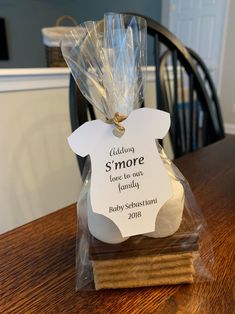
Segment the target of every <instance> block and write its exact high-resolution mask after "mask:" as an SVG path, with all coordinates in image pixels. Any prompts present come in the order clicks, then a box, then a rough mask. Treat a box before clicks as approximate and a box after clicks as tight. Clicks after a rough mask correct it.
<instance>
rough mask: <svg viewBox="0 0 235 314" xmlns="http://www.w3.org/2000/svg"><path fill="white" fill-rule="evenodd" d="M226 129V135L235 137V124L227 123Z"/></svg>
mask: <svg viewBox="0 0 235 314" xmlns="http://www.w3.org/2000/svg"><path fill="white" fill-rule="evenodd" d="M224 129H225V133H226V134H233V135H235V124H234V123H225V124H224Z"/></svg>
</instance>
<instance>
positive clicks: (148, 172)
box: [68, 108, 172, 237]
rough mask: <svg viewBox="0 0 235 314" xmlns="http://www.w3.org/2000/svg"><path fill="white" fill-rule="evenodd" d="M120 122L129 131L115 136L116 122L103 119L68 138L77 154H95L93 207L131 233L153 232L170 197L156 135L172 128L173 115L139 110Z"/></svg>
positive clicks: (166, 175) (125, 235) (158, 136)
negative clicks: (171, 116) (158, 217)
mask: <svg viewBox="0 0 235 314" xmlns="http://www.w3.org/2000/svg"><path fill="white" fill-rule="evenodd" d="M122 125H123V126H124V128H125V132H124V134H123V135H122V136H121V137H116V136H115V135H114V134H113V129H114V128H115V125H113V124H108V123H104V122H103V121H101V120H94V121H90V122H86V123H84V124H83V125H82V126H81V127H79V128H78V129H77V130H76V131H74V132H73V133H72V134H71V135H70V136H69V138H68V141H69V144H70V146H71V148H72V150H73V151H74V152H75V153H76V154H78V155H80V156H82V157H85V156H86V155H88V154H89V155H90V157H91V191H90V195H91V205H92V209H93V211H94V212H95V213H97V214H101V215H104V216H106V217H108V218H109V219H111V220H112V221H113V222H114V223H115V224H116V226H117V227H118V228H119V230H120V232H121V234H122V236H123V237H127V236H132V235H137V234H143V233H147V232H152V231H154V230H155V220H156V217H157V214H158V212H159V210H160V208H161V207H162V206H163V205H164V203H165V202H166V201H167V200H168V199H169V198H170V197H171V196H172V190H171V183H170V179H169V177H168V174H167V171H166V170H165V167H164V165H163V162H162V160H161V158H160V156H159V153H158V150H157V146H156V139H162V138H163V137H164V136H165V135H166V133H167V131H168V130H169V127H170V115H169V114H168V113H167V112H164V111H160V110H156V109H149V108H141V109H136V110H134V111H132V112H131V113H130V115H129V116H128V117H127V119H126V120H124V121H123V122H122Z"/></svg>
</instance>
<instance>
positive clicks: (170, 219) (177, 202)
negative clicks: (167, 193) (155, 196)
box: [145, 177, 184, 238]
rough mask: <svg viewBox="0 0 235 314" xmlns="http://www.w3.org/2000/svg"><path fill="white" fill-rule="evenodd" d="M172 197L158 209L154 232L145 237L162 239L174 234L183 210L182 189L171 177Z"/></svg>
mask: <svg viewBox="0 0 235 314" xmlns="http://www.w3.org/2000/svg"><path fill="white" fill-rule="evenodd" d="M171 185H172V191H173V196H172V197H171V198H170V199H169V200H168V201H167V202H166V203H165V204H164V205H163V206H162V208H161V209H160V211H159V213H158V215H157V218H156V224H155V231H154V232H150V233H146V234H145V236H148V237H152V238H163V237H168V236H170V235H172V234H174V233H175V232H176V231H177V230H178V228H179V226H180V223H181V220H182V215H183V210H184V188H183V186H182V184H181V183H180V182H179V181H176V180H175V179H173V178H172V177H171Z"/></svg>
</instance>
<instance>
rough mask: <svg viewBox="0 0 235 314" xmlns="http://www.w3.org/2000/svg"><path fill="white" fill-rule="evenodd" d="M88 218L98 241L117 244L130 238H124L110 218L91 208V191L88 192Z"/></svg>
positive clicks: (91, 229)
mask: <svg viewBox="0 0 235 314" xmlns="http://www.w3.org/2000/svg"><path fill="white" fill-rule="evenodd" d="M87 193H88V196H87V216H88V228H89V231H90V233H91V234H92V235H93V236H94V237H95V238H96V239H98V240H100V241H103V242H105V243H110V244H115V243H121V242H124V241H126V240H127V239H128V238H129V237H123V236H122V235H121V232H120V231H119V229H118V227H117V226H116V225H115V223H113V222H112V221H111V220H110V219H109V218H107V217H105V216H103V215H100V214H96V213H94V212H93V210H92V208H91V199H90V190H89V191H88V192H87Z"/></svg>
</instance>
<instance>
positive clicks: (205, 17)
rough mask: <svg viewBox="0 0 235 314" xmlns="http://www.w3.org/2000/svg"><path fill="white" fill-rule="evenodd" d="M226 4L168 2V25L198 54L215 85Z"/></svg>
mask: <svg viewBox="0 0 235 314" xmlns="http://www.w3.org/2000/svg"><path fill="white" fill-rule="evenodd" d="M227 6H228V0H169V2H168V8H169V12H168V22H167V23H168V25H167V26H168V28H169V29H170V30H171V31H172V33H174V34H175V35H176V36H177V37H178V38H179V39H180V40H181V41H182V42H183V43H184V44H185V45H186V46H188V47H190V48H192V49H193V50H195V51H196V52H197V53H198V54H199V55H200V56H201V57H202V59H203V60H204V62H205V63H206V65H207V67H208V68H209V70H210V72H211V75H212V77H213V79H214V82H215V85H216V86H217V88H219V81H220V74H221V64H222V52H223V44H224V34H225V20H226V16H227ZM163 19H164V16H163ZM163 24H164V20H163Z"/></svg>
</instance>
